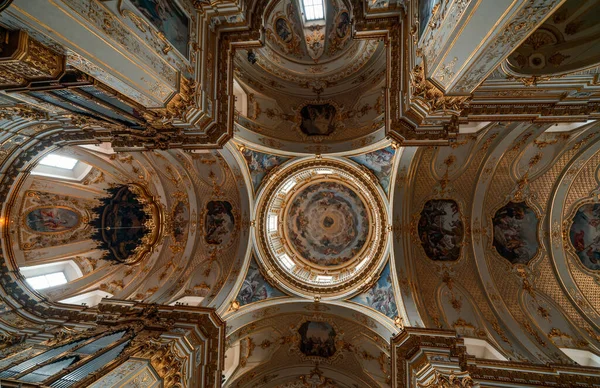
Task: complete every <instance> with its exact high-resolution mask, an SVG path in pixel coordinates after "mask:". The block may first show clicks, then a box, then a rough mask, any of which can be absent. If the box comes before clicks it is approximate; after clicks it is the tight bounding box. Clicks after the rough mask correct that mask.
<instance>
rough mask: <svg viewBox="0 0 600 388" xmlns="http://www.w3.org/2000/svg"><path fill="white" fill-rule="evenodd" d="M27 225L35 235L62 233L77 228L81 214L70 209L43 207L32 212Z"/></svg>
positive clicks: (26, 222) (27, 218) (27, 217)
mask: <svg viewBox="0 0 600 388" xmlns="http://www.w3.org/2000/svg"><path fill="white" fill-rule="evenodd" d="M25 219H26V221H25V225H26V226H27V227H28V228H29V229H30V230H31V231H32V232H34V233H61V232H66V231H69V230H71V229H73V228H76V227H77V226H78V225H79V223H80V222H81V217H80V215H79V213H77V212H76V211H74V210H73V209H70V208H68V207H41V208H37V209H34V210H32V211H30V212H29V213H28V214H27V216H26V217H25Z"/></svg>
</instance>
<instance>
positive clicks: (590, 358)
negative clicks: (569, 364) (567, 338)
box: [559, 348, 600, 368]
mask: <svg viewBox="0 0 600 388" xmlns="http://www.w3.org/2000/svg"><path fill="white" fill-rule="evenodd" d="M559 349H560V350H562V352H563V353H564V354H566V355H567V356H569V358H570V359H571V360H573V361H575V362H576V363H578V364H579V365H581V366H592V367H594V368H600V357H599V356H597V355H596V354H594V353H592V352H590V351H589V350H582V349H571V348H559Z"/></svg>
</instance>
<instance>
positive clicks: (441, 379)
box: [418, 371, 475, 388]
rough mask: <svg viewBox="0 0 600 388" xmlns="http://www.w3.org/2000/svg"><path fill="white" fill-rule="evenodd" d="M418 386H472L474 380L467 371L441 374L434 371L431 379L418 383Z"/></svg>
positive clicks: (464, 387) (421, 387)
mask: <svg viewBox="0 0 600 388" xmlns="http://www.w3.org/2000/svg"><path fill="white" fill-rule="evenodd" d="M418 386H419V388H472V387H474V386H475V382H474V381H473V379H472V378H471V376H469V372H459V373H456V374H455V373H449V374H443V373H440V372H438V371H436V372H435V377H434V379H433V381H431V382H429V383H427V384H420V383H419V385H418Z"/></svg>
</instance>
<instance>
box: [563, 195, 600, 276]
mask: <svg viewBox="0 0 600 388" xmlns="http://www.w3.org/2000/svg"><path fill="white" fill-rule="evenodd" d="M569 236H570V239H571V244H573V248H575V252H576V253H577V257H579V260H581V264H583V265H584V266H585V267H587V268H588V269H591V270H594V271H595V270H599V269H600V204H598V203H588V204H584V205H582V206H580V207H579V208H578V209H577V212H576V213H575V216H574V217H573V224H572V225H571V230H570V231H569Z"/></svg>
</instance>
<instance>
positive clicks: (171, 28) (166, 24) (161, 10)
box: [131, 0, 190, 57]
mask: <svg viewBox="0 0 600 388" xmlns="http://www.w3.org/2000/svg"><path fill="white" fill-rule="evenodd" d="M131 3H132V4H133V5H135V7H136V8H137V9H138V10H139V11H140V12H141V13H142V14H143V15H144V16H145V17H146V18H147V19H148V20H149V21H150V23H152V24H153V25H154V26H155V27H156V28H157V29H158V30H159V31H160V32H161V33H162V34H163V35H164V36H165V38H166V39H167V40H168V41H169V42H170V43H171V44H172V45H173V47H175V48H176V49H177V51H179V52H180V53H181V54H183V55H184V56H186V57H187V55H188V44H189V24H190V21H189V19H188V17H187V16H186V14H185V13H184V12H183V10H182V9H181V8H180V7H179V6H178V5H177V3H176V2H175V1H168V0H131Z"/></svg>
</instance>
